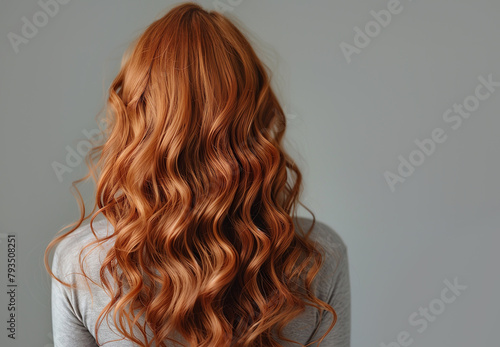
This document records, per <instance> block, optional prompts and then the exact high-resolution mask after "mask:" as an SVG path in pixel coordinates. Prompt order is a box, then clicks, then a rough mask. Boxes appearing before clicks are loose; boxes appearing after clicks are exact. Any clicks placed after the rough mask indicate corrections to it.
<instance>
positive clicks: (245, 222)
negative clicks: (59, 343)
mask: <svg viewBox="0 0 500 347" xmlns="http://www.w3.org/2000/svg"><path fill="white" fill-rule="evenodd" d="M107 106H108V107H107V110H108V112H107V114H106V117H107V118H106V123H107V127H106V129H105V130H103V131H104V135H105V136H104V137H103V138H104V143H103V144H102V145H99V146H97V145H96V146H95V147H94V148H93V150H92V151H91V152H90V153H89V158H94V157H95V158H98V159H99V160H98V163H97V164H96V165H94V164H92V165H90V166H89V168H90V171H91V173H89V175H92V177H93V178H94V179H95V180H96V188H97V190H96V196H95V208H98V209H97V211H96V212H95V213H94V214H93V217H92V220H93V219H94V218H95V217H96V216H97V215H98V214H100V213H102V214H103V215H104V216H105V217H106V218H107V219H108V220H109V221H110V222H111V223H112V224H113V226H114V234H113V237H115V243H114V247H112V248H111V249H110V251H109V253H108V256H107V257H106V259H105V261H104V262H103V264H102V270H103V271H108V272H109V273H110V274H111V275H112V278H113V279H114V281H116V282H117V283H118V284H119V285H118V288H121V289H123V292H119V293H113V297H114V299H113V300H112V301H111V302H110V303H109V305H108V306H107V307H106V309H105V310H104V311H103V312H102V313H101V316H100V317H101V318H102V319H104V316H105V315H106V314H107V313H109V312H111V311H112V310H115V311H116V312H117V314H118V316H119V317H115V319H116V320H115V322H118V323H117V327H118V328H119V329H120V332H121V333H123V334H124V335H125V336H127V337H128V338H130V339H131V340H133V341H134V342H135V343H137V344H139V345H141V346H145V345H144V342H141V340H140V338H139V336H133V334H132V332H131V330H130V329H128V327H129V326H128V325H127V324H123V321H126V322H128V323H132V321H133V320H134V318H135V317H136V316H137V315H144V317H145V320H146V322H147V324H148V326H149V327H150V329H151V331H152V332H153V333H154V341H151V342H154V343H155V345H158V346H164V345H165V344H164V343H165V341H167V340H168V339H169V338H170V336H171V335H172V333H173V332H174V331H176V332H178V333H180V334H181V335H182V336H183V337H184V338H185V339H186V341H188V342H189V343H190V345H191V346H205V347H208V346H254V345H259V346H279V344H277V342H275V341H274V340H273V337H274V336H275V335H274V333H275V330H276V331H277V332H278V335H280V334H281V330H282V329H283V327H284V326H285V325H286V324H287V323H288V322H290V321H291V320H292V319H293V318H294V317H296V316H298V315H299V314H300V313H301V312H303V311H304V307H305V305H306V304H307V305H310V304H309V303H307V300H308V301H309V302H311V303H312V305H316V306H315V307H317V308H318V309H320V308H322V309H325V310H328V311H330V312H332V313H333V314H334V316H335V312H334V310H333V308H332V307H331V306H329V305H328V304H326V303H325V302H323V301H321V300H319V299H318V298H316V297H315V296H314V295H313V294H312V291H311V289H310V286H311V282H312V280H313V278H314V276H315V275H316V273H317V272H318V270H319V266H320V264H321V254H320V252H318V248H317V246H318V245H315V244H314V243H313V242H312V241H311V240H309V239H308V236H309V233H308V234H307V235H300V234H299V233H297V232H296V226H295V224H294V222H293V217H292V216H293V215H294V214H295V213H296V205H297V203H299V202H298V198H299V193H300V191H301V182H302V176H301V173H300V170H299V169H298V167H297V165H296V164H295V163H294V161H293V160H292V159H291V158H290V157H289V156H288V155H287V154H286V152H285V151H284V149H283V148H282V144H281V141H282V138H283V136H284V132H285V126H286V117H285V114H284V112H283V109H282V108H281V106H280V104H279V102H278V100H277V97H276V96H275V94H274V93H273V91H272V89H271V87H270V79H269V74H268V72H267V70H266V67H265V65H264V64H263V63H262V62H261V61H260V60H259V58H258V57H257V55H256V53H255V52H254V50H253V49H252V47H251V45H250V44H249V42H248V41H247V39H246V38H245V37H244V35H243V34H242V33H241V31H240V30H239V29H238V28H237V27H236V26H235V24H233V23H232V22H231V21H230V20H229V19H228V18H227V17H225V16H224V15H222V14H220V13H218V12H208V11H205V10H204V9H202V8H201V7H200V6H199V5H197V4H194V3H186V4H182V5H178V6H176V7H174V8H173V9H171V10H170V11H169V12H168V13H166V14H165V15H164V16H163V17H161V18H159V19H158V20H155V21H154V22H153V23H152V24H151V25H150V26H149V27H148V28H147V29H146V30H145V31H144V32H143V33H142V35H141V36H140V37H139V38H138V39H137V40H136V41H135V42H134V43H133V45H132V46H131V49H130V51H129V52H128V53H127V55H126V56H125V57H124V60H123V63H122V67H121V69H120V71H119V73H118V75H117V76H116V79H115V80H114V81H113V83H112V85H111V87H110V89H109V98H108V103H107ZM97 171H99V172H98V174H97ZM292 174H293V175H292ZM89 175H87V177H89ZM89 217H90V216H89ZM86 218H87V217H85V218H84V217H83V214H82V219H81V220H80V221H79V222H80V223H81V222H82V220H83V219H86ZM80 223H79V224H78V225H80ZM78 225H77V226H78ZM313 226H314V223H313ZM313 226H311V229H312V227H313ZM75 228H76V227H75ZM73 230H74V229H73ZM66 235H67V234H66ZM63 236H65V235H63ZM63 236H61V237H63ZM57 240H58V239H56V240H54V241H57ZM98 241H99V240H96V242H98ZM101 241H102V242H104V241H105V239H103V240H100V241H99V242H101ZM101 275H102V276H101V279H102V282H103V284H104V285H105V287H106V288H107V289H108V290H109V291H110V292H111V290H112V288H113V286H112V284H110V283H107V281H106V278H105V276H104V274H103V273H101ZM122 318H123V320H122ZM133 324H136V322H135V323H133ZM133 324H132V325H133ZM334 324H335V319H334V320H333V323H332V326H331V327H330V329H331V328H332V327H333V325H334ZM98 325H99V324H98ZM98 325H97V326H96V330H97V328H98ZM140 329H141V331H143V330H142V329H143V328H142V327H140ZM96 336H97V334H96ZM280 337H281V338H282V339H285V340H286V337H283V336H280ZM146 345H147V346H149V344H146Z"/></svg>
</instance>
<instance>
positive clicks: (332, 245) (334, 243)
mask: <svg viewBox="0 0 500 347" xmlns="http://www.w3.org/2000/svg"><path fill="white" fill-rule="evenodd" d="M296 224H298V225H299V226H300V227H301V228H302V230H303V231H304V234H306V233H307V232H308V231H309V229H311V226H313V228H312V231H311V234H310V238H311V240H312V241H314V242H315V243H316V244H319V246H321V248H323V250H324V251H325V253H324V255H325V256H326V258H329V257H334V258H335V259H337V261H342V260H343V258H346V257H347V245H346V243H345V242H344V240H343V239H342V237H341V236H340V235H339V234H338V233H337V232H336V231H335V230H334V229H333V228H332V227H330V226H329V225H327V224H325V223H323V222H321V221H318V220H317V219H316V220H314V225H313V220H312V219H309V218H304V217H297V223H296Z"/></svg>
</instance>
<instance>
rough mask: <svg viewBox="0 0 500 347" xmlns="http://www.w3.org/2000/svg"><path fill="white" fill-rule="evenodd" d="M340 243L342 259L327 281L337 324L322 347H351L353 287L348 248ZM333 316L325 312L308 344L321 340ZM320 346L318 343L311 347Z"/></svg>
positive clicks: (338, 244) (329, 301) (329, 298)
mask: <svg viewBox="0 0 500 347" xmlns="http://www.w3.org/2000/svg"><path fill="white" fill-rule="evenodd" d="M339 242H340V243H336V244H335V248H336V249H337V250H339V254H340V259H339V260H338V261H337V262H336V263H337V264H338V267H336V268H335V271H334V272H333V276H331V281H325V282H323V283H326V284H328V285H329V288H328V296H327V300H324V299H323V300H324V301H326V302H328V304H330V305H331V306H332V307H333V308H334V310H335V312H336V314H337V322H336V323H335V325H334V327H333V328H332V330H330V332H329V333H328V335H326V337H325V339H324V340H323V341H322V342H321V343H320V344H319V346H320V347H323V346H324V347H350V345H351V286H350V279H349V261H348V256H347V247H346V246H345V244H344V243H343V242H342V241H341V240H339ZM332 318H333V315H332V314H331V313H330V312H328V311H324V312H323V318H322V320H321V322H320V324H319V326H318V327H317V329H316V331H315V333H314V334H313V336H312V337H311V339H310V340H309V341H308V343H310V342H312V341H315V340H318V339H320V338H321V337H322V336H323V335H324V334H325V333H326V331H327V330H328V328H329V327H330V325H331V323H332ZM313 346H314V347H316V346H318V342H316V343H315V344H313V345H311V347H313Z"/></svg>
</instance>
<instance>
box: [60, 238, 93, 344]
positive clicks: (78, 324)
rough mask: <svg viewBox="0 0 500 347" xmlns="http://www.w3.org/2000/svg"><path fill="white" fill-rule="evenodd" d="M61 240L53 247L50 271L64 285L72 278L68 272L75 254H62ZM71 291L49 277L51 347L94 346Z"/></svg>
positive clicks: (71, 268)
mask: <svg viewBox="0 0 500 347" xmlns="http://www.w3.org/2000/svg"><path fill="white" fill-rule="evenodd" d="M64 241H65V240H63V241H61V243H59V244H58V245H57V246H56V250H55V252H54V258H53V261H52V268H51V269H52V272H53V273H54V274H55V275H56V276H57V277H58V278H59V279H61V280H62V281H63V282H66V283H71V282H72V280H71V279H72V278H74V275H72V274H70V273H69V272H72V271H74V269H73V266H71V264H73V263H74V261H75V260H74V259H75V258H78V255H75V254H68V253H67V252H64V250H63V247H62V246H63V245H62V243H63V242H64ZM72 290H73V289H70V288H68V287H66V286H64V285H62V284H61V283H59V282H58V281H57V280H56V279H54V278H52V284H51V311H52V334H53V339H54V347H68V346H71V347H97V346H98V345H97V344H96V342H95V339H94V337H93V336H92V334H91V333H90V332H89V331H88V330H87V328H86V327H85V325H84V324H83V322H82V320H81V318H79V316H78V311H77V310H78V309H77V307H76V306H75V302H74V300H73V299H74V295H73V292H72Z"/></svg>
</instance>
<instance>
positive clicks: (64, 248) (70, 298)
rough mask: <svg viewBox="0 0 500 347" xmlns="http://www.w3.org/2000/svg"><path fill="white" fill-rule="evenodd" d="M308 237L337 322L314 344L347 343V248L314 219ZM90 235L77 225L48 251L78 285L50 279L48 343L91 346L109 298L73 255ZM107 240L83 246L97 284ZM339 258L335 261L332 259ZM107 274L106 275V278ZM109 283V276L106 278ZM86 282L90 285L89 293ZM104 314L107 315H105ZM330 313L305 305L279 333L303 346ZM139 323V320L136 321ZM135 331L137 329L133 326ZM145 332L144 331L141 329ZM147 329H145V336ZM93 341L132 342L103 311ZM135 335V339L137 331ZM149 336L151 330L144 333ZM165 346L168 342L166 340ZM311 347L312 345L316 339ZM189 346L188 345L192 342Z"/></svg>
mask: <svg viewBox="0 0 500 347" xmlns="http://www.w3.org/2000/svg"><path fill="white" fill-rule="evenodd" d="M299 223H300V225H301V226H302V229H303V230H304V231H305V232H307V230H309V227H310V225H311V223H312V220H310V219H306V218H299ZM93 227H94V230H95V232H96V234H97V235H98V237H103V236H106V235H109V234H111V233H112V228H113V227H112V225H111V224H110V223H109V222H108V221H107V220H106V219H101V220H100V221H99V222H94V223H93ZM311 238H312V239H313V240H315V241H316V242H318V243H319V244H321V246H323V247H324V249H325V250H326V256H325V260H324V265H323V266H322V268H321V269H320V272H319V273H318V275H317V277H315V279H314V281H313V284H315V285H314V286H313V289H315V294H316V296H318V297H319V298H320V299H321V300H323V301H325V302H328V303H329V304H330V305H331V306H332V307H333V308H334V309H335V311H336V313H337V322H336V324H335V326H334V327H333V328H332V330H330V332H329V334H328V335H327V336H326V337H325V339H324V340H323V342H322V343H321V344H320V345H319V346H320V347H327V346H332V347H349V346H350V336H351V331H350V330H351V292H350V281H349V267H348V256H347V248H346V245H345V244H344V242H343V241H342V239H341V238H340V236H339V235H338V234H337V233H336V232H335V231H334V230H333V229H332V228H330V227H329V226H327V225H325V224H323V223H321V222H319V221H317V220H316V222H315V226H314V229H313V231H312V232H311ZM94 239H95V237H94V235H93V233H92V231H91V229H90V226H89V224H88V222H87V224H85V225H82V226H80V227H79V228H78V229H77V230H75V231H74V232H73V233H72V234H70V235H69V236H68V237H66V238H65V239H63V241H61V242H60V243H59V244H58V245H57V247H56V249H55V252H54V258H53V261H52V271H53V272H54V274H55V275H56V276H57V277H58V278H61V279H62V280H63V281H64V282H66V283H68V282H69V283H75V284H77V287H78V289H70V288H67V287H65V286H63V285H62V284H60V283H59V282H58V281H56V280H55V279H52V289H51V290H52V292H51V298H52V331H53V338H54V347H95V346H98V345H97V343H96V339H95V335H94V329H95V325H96V323H97V318H98V316H99V314H100V312H101V311H102V310H103V308H104V307H105V306H106V304H107V303H108V302H109V301H110V297H109V296H108V295H107V294H106V292H104V290H103V289H102V288H100V287H99V286H97V285H95V284H93V283H92V282H91V281H85V279H84V277H83V275H81V270H80V265H79V261H78V254H79V252H80V250H81V249H82V247H83V246H85V245H87V244H88V243H89V242H90V241H92V240H94ZM112 240H113V239H110V240H108V242H106V243H105V244H103V245H102V246H100V247H99V248H96V249H94V250H93V248H94V247H96V244H94V245H92V246H90V247H88V248H86V249H85V251H84V252H83V254H82V259H83V257H84V256H85V255H88V256H87V257H86V258H85V262H84V264H85V273H86V275H87V276H89V277H90V278H91V279H92V280H93V281H95V282H96V283H98V284H100V283H101V282H100V280H99V268H100V264H101V262H102V261H103V259H104V256H105V254H106V251H107V250H108V249H109V247H110V245H111V242H112ZM338 259H340V261H338ZM108 278H110V277H108ZM111 283H112V281H111ZM87 284H88V285H89V286H90V288H91V290H92V295H91V294H90V293H89V291H88V288H87ZM106 318H107V319H106ZM332 318H333V316H332V315H331V313H330V312H327V311H324V313H323V319H322V322H321V324H318V322H319V311H318V310H317V309H316V308H314V307H311V306H307V305H306V310H305V311H304V312H303V313H302V314H301V315H300V316H298V317H296V318H295V319H294V320H293V321H291V322H290V323H289V324H288V325H287V326H286V327H285V329H284V331H283V332H284V336H285V337H287V338H289V339H291V340H294V341H298V342H300V343H302V344H304V345H306V344H307V343H310V342H311V341H314V340H317V339H318V338H319V337H321V336H322V335H323V334H324V333H325V332H326V331H327V329H328V328H329V326H330V324H331V321H332ZM140 322H141V324H142V323H143V322H144V320H140ZM137 331H138V330H137ZM147 331H148V330H147ZM149 333H150V331H149V332H148V335H149ZM98 334H99V343H100V345H102V344H104V343H105V342H109V341H112V340H114V341H113V342H109V343H106V344H105V346H109V347H137V344H135V343H133V342H131V341H129V340H126V339H125V338H124V337H123V336H121V335H119V333H118V330H117V329H116V327H115V325H114V322H113V317H112V315H111V314H110V315H108V316H107V317H105V319H104V320H103V321H102V323H101V325H100V326H99V331H98ZM135 336H137V337H139V338H141V335H140V334H139V333H137V334H135ZM149 336H152V335H149ZM173 337H174V338H175V339H176V340H178V341H180V342H182V343H184V344H185V346H188V344H187V342H185V340H184V339H183V338H182V336H180V335H174V336H173ZM278 342H280V343H281V344H282V345H283V346H290V347H291V346H298V345H297V344H294V343H291V342H287V341H281V340H278ZM167 346H170V342H169V343H167ZM311 346H318V344H317V343H315V344H313V345H311ZM193 347H194V346H193Z"/></svg>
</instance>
